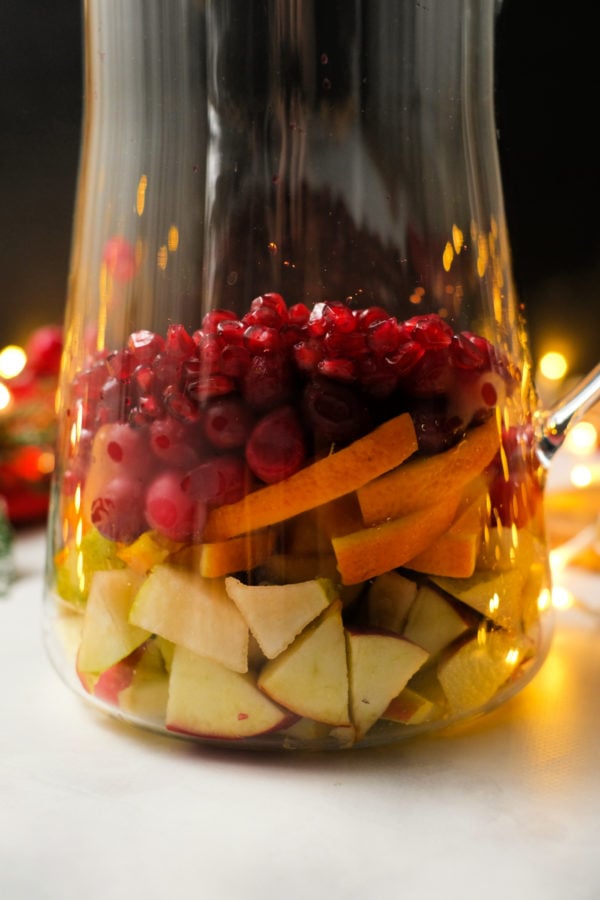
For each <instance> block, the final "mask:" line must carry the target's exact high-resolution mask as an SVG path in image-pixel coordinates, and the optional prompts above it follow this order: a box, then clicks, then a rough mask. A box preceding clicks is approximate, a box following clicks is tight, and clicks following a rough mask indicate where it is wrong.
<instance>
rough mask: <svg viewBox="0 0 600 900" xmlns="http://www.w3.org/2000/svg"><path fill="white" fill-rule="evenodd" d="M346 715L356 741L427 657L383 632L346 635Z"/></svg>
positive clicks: (414, 645)
mask: <svg viewBox="0 0 600 900" xmlns="http://www.w3.org/2000/svg"><path fill="white" fill-rule="evenodd" d="M347 645H348V672H349V679H350V714H351V718H352V722H353V724H354V727H355V729H356V738H357V740H360V739H361V738H362V737H364V735H365V734H366V733H367V732H368V730H369V729H370V728H371V727H372V726H373V725H374V724H375V722H376V721H377V720H378V719H379V718H380V716H381V715H382V713H383V712H384V711H385V709H386V708H387V707H388V705H389V703H390V701H391V700H392V699H393V698H394V697H397V696H398V694H399V693H400V691H402V690H403V689H404V688H405V687H406V684H407V682H408V680H409V679H410V678H411V676H412V675H414V673H415V672H416V671H417V669H419V668H420V666H422V665H423V663H424V662H425V661H426V660H427V658H428V656H429V654H428V653H427V651H426V650H424V649H423V648H422V647H418V646H417V645H416V644H413V643H411V641H407V640H406V639H405V638H402V637H399V636H398V635H393V634H390V633H386V632H379V633H377V632H365V631H361V632H358V631H348V632H347Z"/></svg>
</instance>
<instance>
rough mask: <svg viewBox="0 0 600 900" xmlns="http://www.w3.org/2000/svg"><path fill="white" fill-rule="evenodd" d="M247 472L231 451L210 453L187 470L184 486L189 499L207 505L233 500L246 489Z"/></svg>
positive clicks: (243, 494) (248, 478)
mask: <svg viewBox="0 0 600 900" xmlns="http://www.w3.org/2000/svg"><path fill="white" fill-rule="evenodd" d="M250 482H251V476H250V472H249V470H248V467H247V466H246V463H245V462H244V460H243V459H242V458H241V457H239V456H234V455H233V454H223V455H222V456H212V457H209V459H205V460H204V461H203V462H201V463H200V464H199V465H198V466H196V467H195V468H193V469H192V470H191V471H190V472H188V473H187V475H186V477H185V480H184V487H185V490H186V491H187V493H188V494H189V495H190V497H191V498H192V499H193V500H200V501H202V502H204V503H207V504H208V505H209V506H222V505H223V504H224V503H236V502H237V501H238V500H241V499H242V497H245V495H246V494H247V493H248V491H249V490H250Z"/></svg>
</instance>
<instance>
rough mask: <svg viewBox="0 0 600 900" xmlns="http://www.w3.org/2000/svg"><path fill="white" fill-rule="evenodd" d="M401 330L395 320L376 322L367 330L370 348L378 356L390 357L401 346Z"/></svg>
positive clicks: (388, 319)
mask: <svg viewBox="0 0 600 900" xmlns="http://www.w3.org/2000/svg"><path fill="white" fill-rule="evenodd" d="M400 340H401V335H400V329H399V328H398V323H397V321H396V320H395V319H392V318H387V319H381V320H376V321H375V322H373V324H371V325H370V326H369V328H368V330H367V341H368V344H369V348H370V349H371V350H372V351H373V353H374V354H375V355H376V356H379V357H382V356H388V355H389V354H390V353H394V352H395V351H396V350H397V349H398V347H399V346H400Z"/></svg>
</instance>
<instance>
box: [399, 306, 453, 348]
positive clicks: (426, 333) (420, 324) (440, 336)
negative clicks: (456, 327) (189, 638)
mask: <svg viewBox="0 0 600 900" xmlns="http://www.w3.org/2000/svg"><path fill="white" fill-rule="evenodd" d="M404 328H405V329H407V331H408V332H409V333H410V336H411V337H412V339H413V340H415V341H418V342H419V343H421V344H424V345H425V346H426V347H428V348H431V349H432V350H438V349H444V348H446V347H449V346H450V343H451V341H452V336H453V334H454V332H453V331H452V328H451V326H450V325H449V324H448V322H445V321H444V319H442V318H441V317H440V316H438V315H437V314H436V313H429V314H427V315H423V316H413V317H412V318H411V319H407V320H406V322H405V323H404Z"/></svg>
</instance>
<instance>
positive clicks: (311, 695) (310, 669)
mask: <svg viewBox="0 0 600 900" xmlns="http://www.w3.org/2000/svg"><path fill="white" fill-rule="evenodd" d="M341 609H342V605H341V603H340V601H339V600H335V601H334V602H333V603H331V604H330V605H329V607H328V608H327V609H326V611H325V612H324V613H323V615H322V616H321V618H319V620H318V621H317V622H316V623H314V624H313V625H311V626H309V627H308V628H307V629H306V630H305V631H304V632H303V633H302V634H301V635H300V636H299V637H297V638H296V640H295V641H294V643H293V644H291V646H289V647H288V648H287V650H285V651H284V652H283V653H281V654H280V655H279V656H278V657H277V658H276V659H272V660H270V661H269V662H267V663H265V665H264V667H263V668H262V670H261V672H260V674H259V676H258V686H259V688H260V689H261V690H262V691H264V692H265V694H267V695H268V696H269V697H271V699H272V700H275V702H277V703H279V704H280V705H281V706H285V707H286V708H287V709H290V710H292V711H293V712H295V713H297V714H298V715H299V716H303V717H307V718H310V719H316V720H317V721H319V722H328V723H329V724H330V725H349V724H350V718H349V715H348V673H347V662H346V642H345V637H344V626H343V624H342V615H341Z"/></svg>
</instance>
